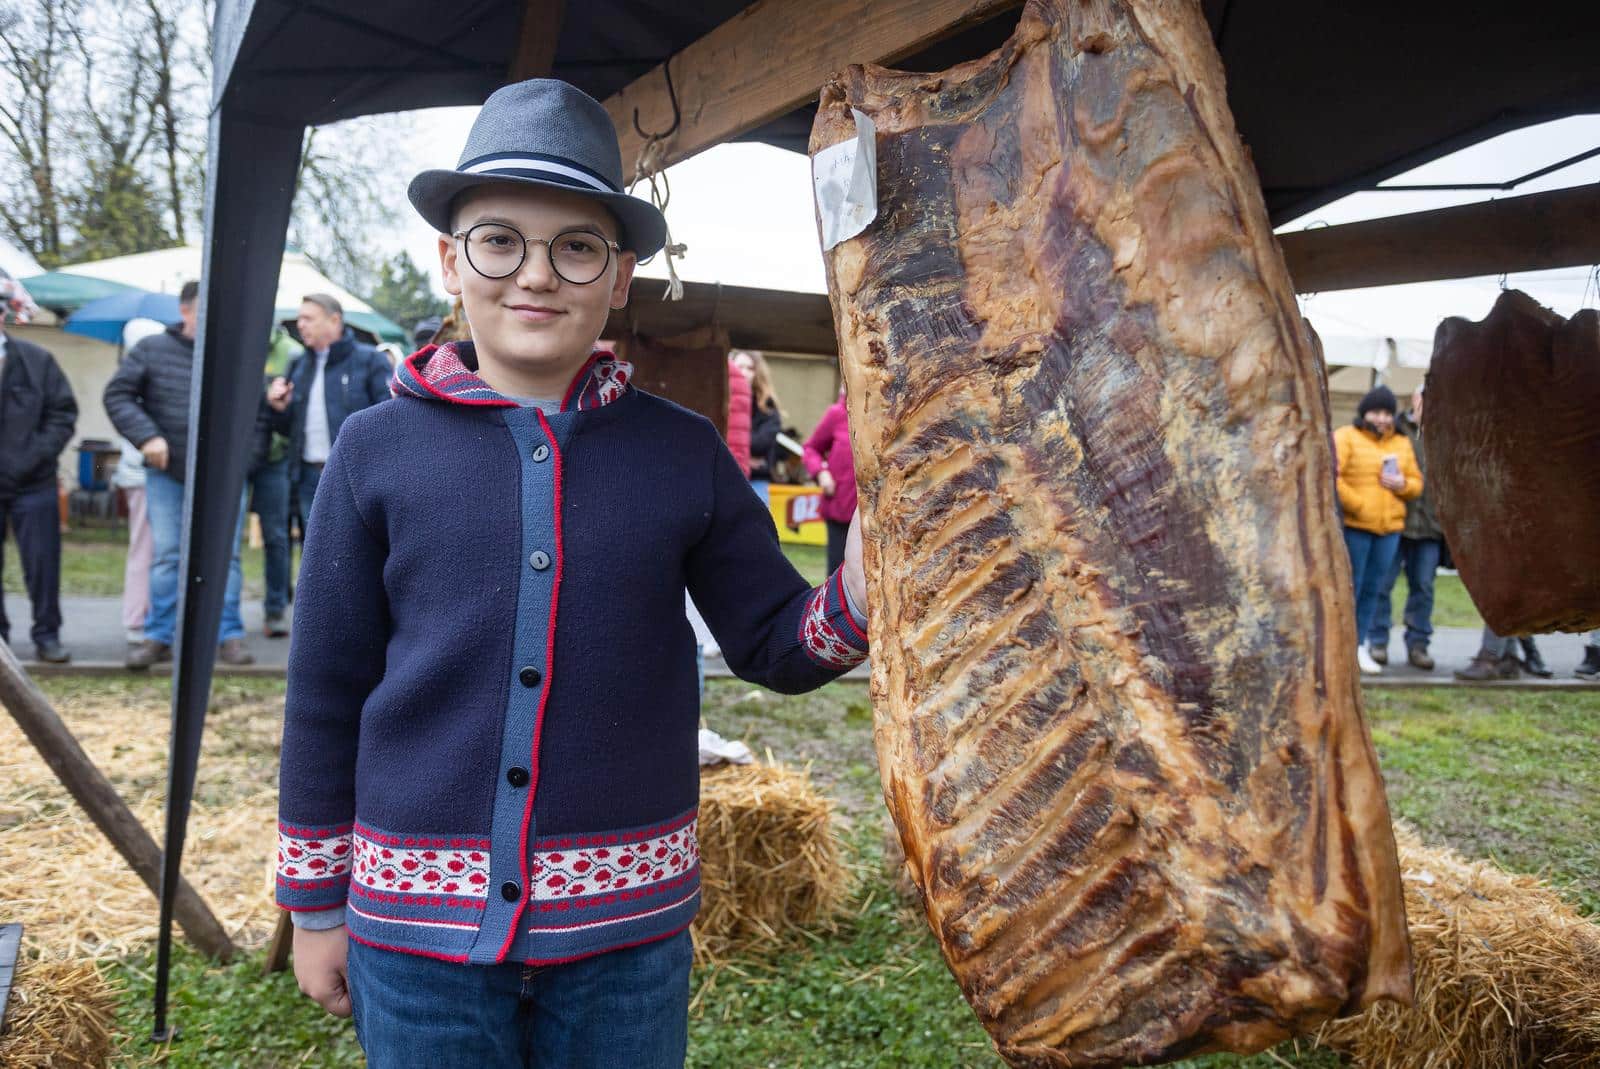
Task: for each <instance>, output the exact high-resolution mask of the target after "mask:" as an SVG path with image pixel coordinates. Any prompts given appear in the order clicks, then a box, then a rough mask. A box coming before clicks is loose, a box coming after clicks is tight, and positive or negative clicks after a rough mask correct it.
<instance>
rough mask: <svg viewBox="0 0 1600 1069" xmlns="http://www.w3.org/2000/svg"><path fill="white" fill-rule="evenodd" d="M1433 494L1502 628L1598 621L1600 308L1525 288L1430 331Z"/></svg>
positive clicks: (1465, 575) (1475, 595)
mask: <svg viewBox="0 0 1600 1069" xmlns="http://www.w3.org/2000/svg"><path fill="white" fill-rule="evenodd" d="M1422 433H1423V436H1424V442H1425V444H1426V445H1427V450H1428V493H1429V494H1431V495H1432V496H1433V500H1434V502H1435V504H1436V506H1437V508H1438V510H1439V523H1440V525H1441V526H1442V527H1444V531H1445V537H1446V538H1447V539H1448V541H1449V543H1450V552H1451V555H1452V556H1453V557H1455V561H1456V567H1457V568H1458V569H1459V570H1460V572H1461V579H1462V581H1463V582H1464V583H1466V585H1467V591H1468V592H1469V593H1471V595H1472V600H1473V602H1474V603H1475V604H1476V605H1477V607H1478V611H1479V612H1480V613H1482V614H1483V620H1484V623H1486V624H1488V625H1489V626H1490V627H1491V628H1493V629H1494V630H1495V631H1496V632H1498V633H1499V634H1502V635H1532V634H1542V633H1544V632H1547V631H1587V630H1589V629H1590V628H1593V627H1600V567H1597V565H1596V562H1597V561H1600V312H1596V311H1595V310H1594V309H1586V310H1585V311H1582V312H1579V313H1578V314H1577V315H1575V316H1573V317H1572V318H1571V319H1567V320H1564V319H1562V318H1561V317H1560V316H1559V315H1557V314H1556V313H1555V312H1552V311H1551V310H1550V309H1548V308H1545V307H1543V306H1542V305H1540V304H1539V303H1538V302H1537V301H1535V300H1534V299H1533V298H1532V297H1529V296H1528V295H1527V294H1525V293H1521V292H1518V291H1517V290H1509V291H1507V292H1506V293H1503V294H1501V295H1500V298H1499V300H1497V301H1496V302H1495V306H1494V308H1493V310H1491V311H1490V313H1489V315H1488V316H1487V317H1486V318H1485V319H1483V321H1482V322H1478V323H1474V322H1472V321H1470V320H1466V319H1458V318H1451V319H1446V320H1445V321H1444V322H1443V323H1441V324H1439V329H1438V330H1437V331H1436V332H1435V334H1434V340H1433V360H1432V363H1431V364H1430V366H1429V369H1428V385H1427V404H1425V405H1424V406H1423V432H1422Z"/></svg>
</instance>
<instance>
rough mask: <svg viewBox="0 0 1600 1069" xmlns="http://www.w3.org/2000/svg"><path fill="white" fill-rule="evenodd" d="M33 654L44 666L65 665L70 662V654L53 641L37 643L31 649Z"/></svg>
mask: <svg viewBox="0 0 1600 1069" xmlns="http://www.w3.org/2000/svg"><path fill="white" fill-rule="evenodd" d="M33 652H34V654H35V655H36V656H37V657H38V658H39V660H41V661H43V662H44V663H45V664H66V663H67V662H68V661H70V660H72V654H70V653H68V652H67V648H66V647H65V646H63V645H62V644H61V643H59V642H57V641H56V640H55V639H50V640H49V641H48V642H41V643H39V644H38V645H36V646H34V647H33Z"/></svg>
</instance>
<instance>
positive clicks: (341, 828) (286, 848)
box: [277, 821, 353, 913]
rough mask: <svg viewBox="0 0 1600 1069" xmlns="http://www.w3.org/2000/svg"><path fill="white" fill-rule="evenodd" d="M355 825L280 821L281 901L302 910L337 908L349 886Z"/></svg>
mask: <svg viewBox="0 0 1600 1069" xmlns="http://www.w3.org/2000/svg"><path fill="white" fill-rule="evenodd" d="M352 846H353V834H352V828H351V825H349V824H342V825H321V826H319V825H309V826H308V825H297V824H286V823H284V822H282V821H279V822H278V880H277V884H278V905H280V906H282V907H283V908H284V909H287V910H290V911H291V912H295V913H300V912H306V911H311V912H315V911H318V910H328V909H337V908H340V907H342V906H343V905H344V903H345V897H346V895H347V893H348V891H349V888H350V859H351V850H352Z"/></svg>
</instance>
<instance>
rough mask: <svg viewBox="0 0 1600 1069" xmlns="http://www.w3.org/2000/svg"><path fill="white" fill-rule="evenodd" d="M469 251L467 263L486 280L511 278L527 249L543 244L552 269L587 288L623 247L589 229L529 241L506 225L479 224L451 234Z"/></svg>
mask: <svg viewBox="0 0 1600 1069" xmlns="http://www.w3.org/2000/svg"><path fill="white" fill-rule="evenodd" d="M452 236H453V237H456V238H458V239H460V240H461V242H462V245H463V246H464V247H465V249H466V253H467V263H469V264H471V265H472V269H473V270H474V271H476V272H478V274H480V275H482V276H483V277H484V278H509V277H510V276H512V275H514V274H516V273H517V272H518V271H520V270H521V269H522V265H523V263H524V262H525V261H526V260H527V258H528V246H529V245H533V244H539V245H543V246H544V248H545V253H546V254H547V256H548V257H549V259H550V270H552V271H554V272H555V273H556V274H557V275H558V276H559V277H560V278H561V279H562V280H563V281H565V282H570V283H572V284H573V285H574V286H587V285H588V284H589V283H591V282H593V281H595V280H596V279H598V278H599V277H600V276H601V275H603V274H605V273H606V268H607V267H609V266H611V254H612V253H614V252H621V251H622V246H620V245H618V244H617V243H616V242H614V241H607V240H606V239H605V238H603V237H601V236H600V235H599V234H596V233H594V232H593V231H590V230H563V231H562V232H561V233H559V234H557V235H556V236H555V237H553V238H550V239H549V240H546V239H544V238H530V237H525V236H523V233H522V231H520V230H518V229H517V228H516V227H514V226H507V225H506V224H505V223H477V224H475V225H474V226H470V227H468V228H467V229H465V230H463V231H460V232H459V233H456V234H454V235H452Z"/></svg>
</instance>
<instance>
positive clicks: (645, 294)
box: [605, 278, 839, 356]
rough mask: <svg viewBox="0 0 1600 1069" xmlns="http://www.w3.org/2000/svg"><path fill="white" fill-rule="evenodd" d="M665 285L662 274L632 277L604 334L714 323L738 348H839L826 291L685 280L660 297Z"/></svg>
mask: <svg viewBox="0 0 1600 1069" xmlns="http://www.w3.org/2000/svg"><path fill="white" fill-rule="evenodd" d="M665 286H666V283H665V282H663V281H661V280H660V279H654V278H635V279H634V280H633V292H632V293H631V294H630V295H629V297H628V305H627V307H626V308H622V309H619V310H617V311H614V312H612V313H611V319H610V320H609V321H608V322H607V323H606V333H605V336H606V337H607V338H617V337H621V336H622V335H623V334H627V333H630V332H631V333H635V334H643V335H646V336H647V337H652V338H670V337H676V336H677V335H680V334H687V333H688V332H689V331H691V330H695V329H697V328H700V327H710V326H717V327H721V328H722V329H723V330H726V331H727V332H728V341H729V343H730V344H731V345H732V346H733V347H734V348H736V349H775V350H779V351H782V352H790V353H820V354H823V355H828V356H832V355H836V354H837V353H838V351H839V343H838V341H837V340H836V339H835V338H834V334H833V310H832V309H831V308H830V307H829V306H828V297H827V294H823V293H786V292H784V291H782V290H762V289H749V288H746V287H744V286H717V285H715V284H712V283H707V282H686V283H684V286H683V300H681V301H663V300H661V299H660V298H661V291H662V288H663V287H665Z"/></svg>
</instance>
